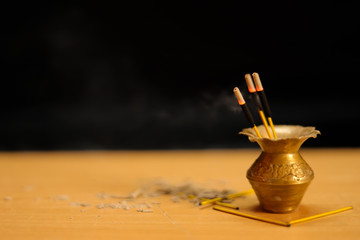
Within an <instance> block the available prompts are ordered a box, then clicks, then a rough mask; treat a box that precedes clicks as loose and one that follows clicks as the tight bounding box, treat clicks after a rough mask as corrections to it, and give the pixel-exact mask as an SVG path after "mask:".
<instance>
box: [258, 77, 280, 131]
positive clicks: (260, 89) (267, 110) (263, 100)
mask: <svg viewBox="0 0 360 240" xmlns="http://www.w3.org/2000/svg"><path fill="white" fill-rule="evenodd" d="M252 76H253V79H254V82H255V86H256V91H257V92H258V94H259V96H260V100H261V103H262V106H263V108H264V111H265V115H266V117H267V118H268V121H269V124H270V127H271V130H272V132H273V134H274V138H277V135H276V132H275V128H274V123H273V121H272V117H271V111H270V106H269V103H268V101H267V98H266V95H265V91H264V88H263V86H262V84H261V81H260V76H259V74H258V73H256V72H255V73H253V74H252Z"/></svg>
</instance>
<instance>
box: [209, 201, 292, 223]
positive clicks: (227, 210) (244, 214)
mask: <svg viewBox="0 0 360 240" xmlns="http://www.w3.org/2000/svg"><path fill="white" fill-rule="evenodd" d="M213 209H214V210H218V211H221V212H225V213H230V214H234V215H238V216H241V217H246V218H250V219H254V220H258V221H262V222H267V223H272V224H276V225H280V226H285V227H290V224H289V223H287V222H283V221H278V220H274V219H269V218H263V217H258V216H254V215H250V214H247V213H242V212H239V211H236V210H232V209H228V208H223V207H218V206H214V207H213Z"/></svg>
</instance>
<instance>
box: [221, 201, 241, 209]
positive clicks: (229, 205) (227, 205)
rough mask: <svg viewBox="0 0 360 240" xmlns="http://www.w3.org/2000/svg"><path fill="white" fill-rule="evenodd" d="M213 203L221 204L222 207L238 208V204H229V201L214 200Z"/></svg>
mask: <svg viewBox="0 0 360 240" xmlns="http://www.w3.org/2000/svg"><path fill="white" fill-rule="evenodd" d="M215 205H219V206H223V207H227V208H232V209H236V210H239V207H238V206H235V205H232V204H229V203H223V202H215Z"/></svg>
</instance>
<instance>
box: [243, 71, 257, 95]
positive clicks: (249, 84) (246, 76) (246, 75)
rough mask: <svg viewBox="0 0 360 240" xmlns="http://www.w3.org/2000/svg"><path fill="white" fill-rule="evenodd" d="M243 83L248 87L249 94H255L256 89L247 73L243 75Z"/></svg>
mask: <svg viewBox="0 0 360 240" xmlns="http://www.w3.org/2000/svg"><path fill="white" fill-rule="evenodd" d="M245 81H246V85H247V86H248V89H249V92H250V93H255V92H256V88H255V86H254V83H253V80H252V79H251V75H250V74H249V73H247V74H245Z"/></svg>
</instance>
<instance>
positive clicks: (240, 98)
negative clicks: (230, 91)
mask: <svg viewBox="0 0 360 240" xmlns="http://www.w3.org/2000/svg"><path fill="white" fill-rule="evenodd" d="M234 94H235V96H236V98H237V100H238V102H239V105H240V106H241V108H242V110H243V111H244V114H245V116H246V118H247V120H248V121H249V123H250V125H251V126H252V128H253V129H254V131H255V132H256V135H257V136H258V137H260V138H261V135H260V133H259V131H258V129H257V127H256V125H255V120H254V118H253V116H252V114H251V112H250V110H249V108H248V106H247V104H246V102H245V100H244V98H243V96H242V94H241V92H240V90H239V88H238V87H235V88H234Z"/></svg>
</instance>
